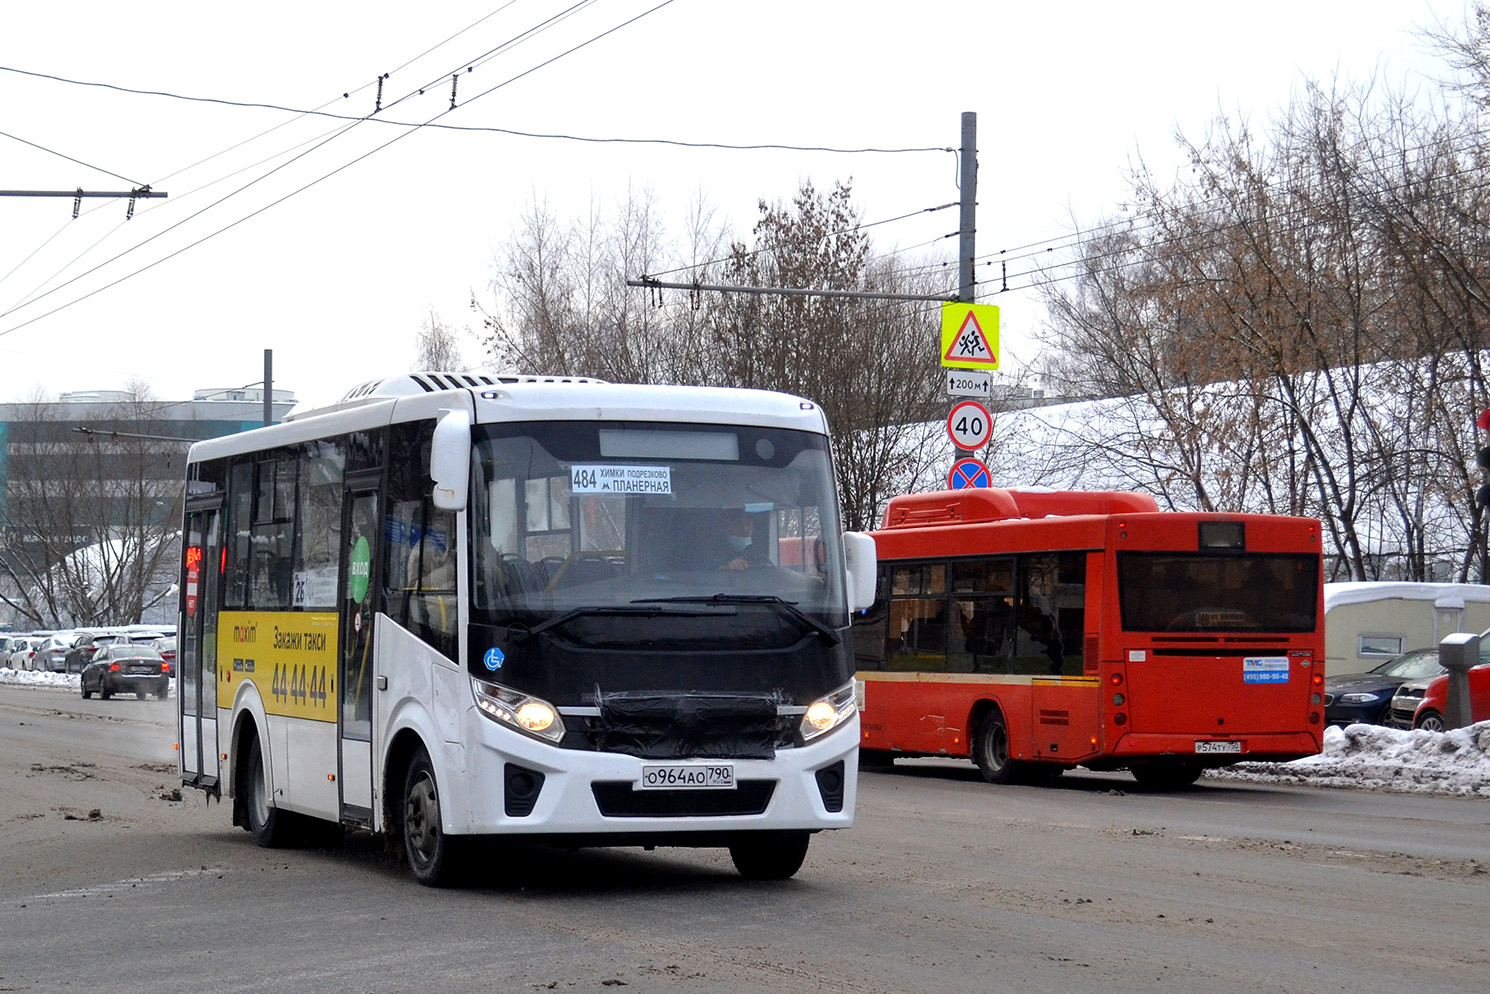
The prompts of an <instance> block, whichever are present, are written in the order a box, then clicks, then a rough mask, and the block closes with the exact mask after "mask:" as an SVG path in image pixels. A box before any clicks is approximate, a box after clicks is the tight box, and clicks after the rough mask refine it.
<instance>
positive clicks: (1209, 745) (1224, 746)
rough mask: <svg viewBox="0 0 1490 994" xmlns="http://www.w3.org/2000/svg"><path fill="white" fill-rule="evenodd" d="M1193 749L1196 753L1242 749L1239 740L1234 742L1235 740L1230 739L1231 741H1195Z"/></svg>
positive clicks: (1237, 750)
mask: <svg viewBox="0 0 1490 994" xmlns="http://www.w3.org/2000/svg"><path fill="white" fill-rule="evenodd" d="M1195 751H1196V752H1197V753H1202V754H1203V753H1212V752H1241V751H1242V744H1241V743H1240V742H1235V741H1232V742H1197V743H1195Z"/></svg>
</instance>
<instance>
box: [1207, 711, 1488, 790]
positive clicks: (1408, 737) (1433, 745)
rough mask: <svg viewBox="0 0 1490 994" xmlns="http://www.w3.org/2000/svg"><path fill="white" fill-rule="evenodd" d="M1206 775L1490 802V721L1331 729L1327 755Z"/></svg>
mask: <svg viewBox="0 0 1490 994" xmlns="http://www.w3.org/2000/svg"><path fill="white" fill-rule="evenodd" d="M1206 776H1207V777H1215V778H1217V779H1223V780H1250V781H1255V782H1262V783H1304V784H1314V785H1317V786H1321V787H1355V788H1359V789H1365V790H1390V791H1397V792H1401V793H1418V794H1457V795H1461V796H1464V797H1486V798H1490V721H1482V722H1480V723H1478V724H1476V725H1471V726H1469V727H1468V728H1459V729H1455V730H1454V731H1451V732H1425V731H1422V730H1420V729H1415V730H1413V731H1402V730H1399V729H1396V728H1384V727H1382V726H1381V725H1347V726H1346V727H1344V728H1338V727H1335V726H1331V727H1329V728H1326V729H1325V731H1324V752H1322V753H1320V754H1319V755H1318V756H1310V757H1308V758H1307V759H1299V760H1295V761H1294V762H1292V763H1238V764H1237V765H1236V766H1232V767H1228V768H1226V769H1222V770H1210V771H1208V772H1207V773H1206Z"/></svg>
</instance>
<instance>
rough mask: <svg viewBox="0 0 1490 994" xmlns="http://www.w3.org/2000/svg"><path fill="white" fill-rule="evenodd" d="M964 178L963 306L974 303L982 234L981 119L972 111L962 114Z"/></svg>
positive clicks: (960, 276) (960, 289) (960, 269)
mask: <svg viewBox="0 0 1490 994" xmlns="http://www.w3.org/2000/svg"><path fill="white" fill-rule="evenodd" d="M959 147H960V148H961V150H962V159H961V167H960V168H959V169H958V173H959V175H960V176H961V177H962V201H961V211H960V217H961V224H960V226H959V235H958V240H957V260H958V265H957V277H958V278H957V299H958V301H959V302H960V303H964V304H971V303H972V302H973V257H974V256H976V255H977V254H978V253H977V251H976V249H975V248H974V243H975V241H976V237H977V233H978V115H977V114H976V113H975V112H973V111H970V110H965V111H963V112H962V144H961V146H959Z"/></svg>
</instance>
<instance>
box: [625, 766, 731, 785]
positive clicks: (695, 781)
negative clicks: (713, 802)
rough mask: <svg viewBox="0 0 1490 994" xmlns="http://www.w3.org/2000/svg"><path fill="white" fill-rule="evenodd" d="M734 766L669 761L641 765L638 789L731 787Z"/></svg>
mask: <svg viewBox="0 0 1490 994" xmlns="http://www.w3.org/2000/svg"><path fill="white" fill-rule="evenodd" d="M734 786H735V768H734V767H733V766H731V765H729V764H728V763H723V764H717V763H716V764H715V765H713V766H694V765H691V764H685V763H669V764H667V765H665V766H643V767H642V778H641V780H639V781H637V784H636V787H637V789H638V790H685V789H688V788H692V787H703V788H714V789H716V790H720V789H733V788H734Z"/></svg>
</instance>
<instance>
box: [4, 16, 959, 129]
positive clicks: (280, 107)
mask: <svg viewBox="0 0 1490 994" xmlns="http://www.w3.org/2000/svg"><path fill="white" fill-rule="evenodd" d="M649 13H650V12H649ZM563 54H564V55H567V54H569V53H567V52H566V53H563ZM560 57H562V56H560ZM544 64H546V63H544ZM535 68H539V67H535ZM0 71H3V72H12V73H19V74H21V75H23V76H34V77H36V78H38V79H49V80H53V81H54V82H58V83H68V84H71V85H74V86H98V87H104V88H106V89H110V90H115V91H118V92H120V93H131V94H136V95H138V96H147V97H166V98H168V99H172V100H188V101H192V102H195V103H207V104H219V105H222V106H225V107H242V108H250V109H257V110H274V111H281V112H283V113H286V114H296V115H300V116H305V117H327V118H331V119H332V120H336V121H369V122H372V123H375V124H384V125H389V126H391V127H399V128H437V129H440V130H443V131H471V132H486V133H489V134H499V135H512V136H513V137H516V138H539V139H545V140H553V141H574V142H587V143H591V144H601V145H605V144H614V145H670V146H673V147H677V148H714V149H723V150H726V151H731V152H757V151H776V152H825V153H830V154H834V155H865V154H884V155H897V154H901V153H908V152H956V151H957V149H955V148H947V147H944V146H915V147H903V148H894V147H877V146H865V147H861V148H845V147H838V146H831V145H793V144H789V143H786V142H754V143H740V142H719V141H686V140H684V139H680V138H626V137H619V136H599V137H597V136H593V135H571V134H566V133H563V132H545V131H520V130H517V129H515V128H498V127H492V126H487V125H476V124H440V123H436V122H429V121H424V122H421V121H394V120H390V119H388V118H386V117H376V116H372V115H358V114H337V113H334V112H332V111H328V110H323V109H321V108H303V107H289V106H286V105H284V104H273V103H264V102H260V101H251V100H227V99H222V98H219V97H197V96H189V95H186V94H181V93H170V92H167V91H164V90H138V89H134V88H132V87H128V86H118V85H115V84H113V83H97V82H90V81H87V80H78V79H68V78H66V77H63V76H53V75H50V74H48V73H39V72H31V71H29V70H25V69H16V68H14V67H12V66H0ZM443 78H448V77H443ZM443 78H442V79H443ZM440 81H441V80H434V81H431V82H429V83H426V84H425V86H424V87H423V88H422V89H421V90H420V92H423V90H424V89H429V88H430V87H432V86H435V85H437V84H438V83H439V82H440ZM364 88H365V87H364ZM349 95H350V94H349V93H348V94H343V96H349ZM322 106H323V107H324V106H329V104H323V105H322ZM388 106H389V107H392V106H394V105H393V104H389V105H388ZM383 109H385V110H386V109H387V108H383Z"/></svg>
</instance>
